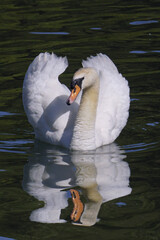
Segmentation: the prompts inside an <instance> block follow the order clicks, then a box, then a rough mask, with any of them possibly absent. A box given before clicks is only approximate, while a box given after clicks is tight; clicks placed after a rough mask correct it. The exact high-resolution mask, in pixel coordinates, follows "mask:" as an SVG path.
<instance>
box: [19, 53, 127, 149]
mask: <svg viewBox="0 0 160 240" xmlns="http://www.w3.org/2000/svg"><path fill="white" fill-rule="evenodd" d="M67 66H68V61H67V58H66V57H64V58H62V57H57V56H56V55H55V54H53V53H52V54H49V53H40V54H39V56H37V57H36V58H35V59H34V61H33V62H32V63H31V64H30V66H29V68H28V70H27V73H26V75H25V79H24V83H23V104H24V109H25V112H26V114H27V117H28V120H29V122H30V124H31V125H32V126H33V128H34V131H35V137H36V138H37V139H40V140H41V141H44V142H48V143H50V144H54V145H60V146H63V147H66V148H71V149H75V150H92V149H96V148H97V147H100V146H102V145H106V144H109V143H112V142H113V141H114V140H115V139H116V138H117V137H118V135H119V134H120V132H121V130H122V129H123V128H124V126H125V125H126V122H127V119H128V114H129V113H128V110H129V104H130V98H129V87H128V82H127V80H126V79H125V78H124V77H122V75H121V74H120V73H119V72H118V70H117V68H116V66H115V65H114V63H113V62H112V61H111V60H110V59H109V57H107V56H106V55H104V54H101V53H100V54H97V56H94V57H93V56H91V57H89V58H87V60H85V61H84V60H83V61H82V66H83V68H81V69H79V70H78V71H77V72H76V73H75V74H74V76H73V80H72V82H71V89H72V92H71V93H70V91H69V89H68V88H67V87H66V86H65V85H63V84H61V83H60V82H59V81H58V76H59V75H60V74H61V73H63V72H64V71H65V69H66V68H67ZM79 92H80V93H79ZM69 95H70V96H69ZM77 95H78V97H77ZM68 97H69V98H68ZM67 99H68V100H67ZM66 101H67V104H66ZM70 104H71V105H70Z"/></svg>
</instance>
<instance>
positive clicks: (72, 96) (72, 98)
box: [67, 85, 81, 105]
mask: <svg viewBox="0 0 160 240" xmlns="http://www.w3.org/2000/svg"><path fill="white" fill-rule="evenodd" d="M80 91H81V88H80V87H79V86H78V85H75V87H74V89H73V90H72V92H71V94H70V96H69V98H68V100H67V104H68V105H71V104H72V103H73V102H74V101H75V100H76V98H77V96H78V94H79V92H80Z"/></svg>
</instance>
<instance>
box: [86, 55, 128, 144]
mask: <svg viewBox="0 0 160 240" xmlns="http://www.w3.org/2000/svg"><path fill="white" fill-rule="evenodd" d="M82 65H83V67H93V68H95V69H96V71H97V72H98V74H99V77H100V90H99V101H98V107H97V117H96V131H95V132H96V146H97V147H99V146H101V145H104V144H109V143H111V142H113V141H114V140H115V139H116V138H117V137H118V135H119V134H120V132H121V130H122V129H123V127H124V126H125V125H126V122H127V119H128V109H129V104H130V98H129V87H128V82H127V81H126V80H125V78H124V77H123V76H122V75H121V74H120V73H119V72H118V70H117V68H116V66H115V65H114V63H113V62H112V61H111V60H110V59H109V57H107V56H106V55H104V54H101V53H100V54H98V55H97V56H95V57H93V56H91V57H90V58H87V60H86V61H83V62H82Z"/></svg>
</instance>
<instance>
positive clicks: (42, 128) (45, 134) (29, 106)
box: [23, 53, 78, 145]
mask: <svg viewBox="0 0 160 240" xmlns="http://www.w3.org/2000/svg"><path fill="white" fill-rule="evenodd" d="M67 66H68V62H67V58H66V57H65V58H62V57H57V56H56V55H55V54H49V53H41V54H39V56H37V57H36V58H35V60H34V61H33V62H32V63H31V64H30V66H29V68H28V71H27V73H26V75H25V79H24V85H23V104H24V109H25V112H26V114H27V117H28V120H29V122H30V123H31V125H32V126H33V128H34V130H35V134H36V137H37V138H39V139H41V140H43V141H45V142H49V143H52V144H60V145H66V142H65V141H67V142H68V143H69V142H70V140H69V139H70V138H71V134H72V131H71V129H72V128H73V125H74V120H75V116H76V113H77V110H78V104H77V103H75V104H72V105H71V106H68V105H67V104H66V100H67V98H68V96H69V94H70V91H69V89H68V88H67V87H66V86H65V85H63V84H61V83H60V82H59V80H58V77H59V75H60V74H61V73H63V72H64V71H65V69H66V68H67ZM68 120H69V121H68ZM68 129H69V131H68ZM62 137H63V138H62ZM67 137H68V139H67Z"/></svg>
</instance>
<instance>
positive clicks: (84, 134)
mask: <svg viewBox="0 0 160 240" xmlns="http://www.w3.org/2000/svg"><path fill="white" fill-rule="evenodd" d="M98 93H99V79H98V78H97V81H96V82H95V84H94V85H92V86H91V87H90V88H87V89H84V90H83V94H82V99H81V103H80V107H79V111H78V114H77V118H76V121H75V127H74V130H73V137H72V142H71V148H72V149H76V150H92V149H94V148H95V120H96V111H97V103H98Z"/></svg>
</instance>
